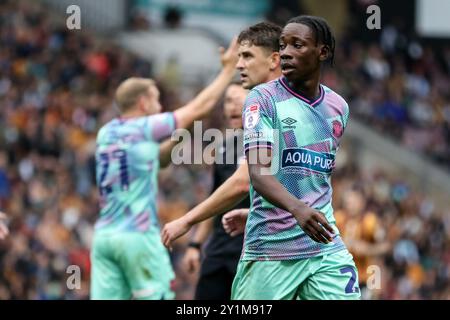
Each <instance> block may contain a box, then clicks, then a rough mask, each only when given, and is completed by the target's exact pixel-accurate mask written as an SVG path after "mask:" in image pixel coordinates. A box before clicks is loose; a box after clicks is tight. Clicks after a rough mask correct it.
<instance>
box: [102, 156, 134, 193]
mask: <svg viewBox="0 0 450 320" xmlns="http://www.w3.org/2000/svg"><path fill="white" fill-rule="evenodd" d="M111 160H117V161H119V180H120V189H121V190H122V191H127V190H128V186H129V179H128V161H127V153H126V151H125V150H122V149H118V150H114V151H113V152H112V153H111V154H109V153H107V152H103V153H100V161H101V163H102V172H101V174H100V183H99V188H100V195H102V196H103V195H105V194H108V193H111V191H112V186H111V184H112V181H108V180H106V176H107V175H108V168H109V163H110V161H111Z"/></svg>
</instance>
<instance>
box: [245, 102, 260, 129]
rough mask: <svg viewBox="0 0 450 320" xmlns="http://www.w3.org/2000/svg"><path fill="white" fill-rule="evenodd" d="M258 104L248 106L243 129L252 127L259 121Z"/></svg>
mask: <svg viewBox="0 0 450 320" xmlns="http://www.w3.org/2000/svg"><path fill="white" fill-rule="evenodd" d="M259 118H260V116H259V106H257V105H254V106H250V108H248V109H247V111H246V112H245V118H244V127H245V129H253V128H254V127H256V125H257V124H258V122H259Z"/></svg>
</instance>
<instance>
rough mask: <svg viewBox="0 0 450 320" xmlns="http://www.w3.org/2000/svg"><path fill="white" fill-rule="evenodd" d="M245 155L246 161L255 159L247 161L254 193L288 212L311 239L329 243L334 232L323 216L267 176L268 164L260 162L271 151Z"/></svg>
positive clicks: (268, 155) (257, 151)
mask: <svg viewBox="0 0 450 320" xmlns="http://www.w3.org/2000/svg"><path fill="white" fill-rule="evenodd" d="M246 155H247V159H256V161H250V160H249V165H248V166H249V174H250V180H251V182H252V185H253V188H254V189H255V190H256V192H258V193H259V194H260V195H261V196H263V197H264V198H265V199H266V200H267V201H269V202H270V203H272V204H273V205H274V206H276V207H278V208H281V209H283V210H286V211H288V212H290V213H291V214H292V215H293V216H294V218H295V219H296V220H297V222H298V224H299V225H300V227H301V228H302V230H303V231H304V232H305V233H306V234H307V235H308V236H309V237H310V238H311V239H313V240H314V241H316V242H320V243H328V242H331V241H332V237H331V235H330V233H331V234H334V230H333V228H332V227H331V226H330V225H329V224H328V222H327V220H326V219H325V217H324V215H323V214H322V213H321V212H319V211H317V210H315V209H313V208H310V207H308V206H307V205H306V204H305V203H304V202H302V201H300V200H299V199H297V198H296V197H294V196H293V195H292V194H291V193H289V191H287V190H286V188H285V187H284V186H283V185H282V184H281V183H280V182H279V181H278V180H277V179H276V178H275V177H274V176H273V175H269V174H267V173H268V172H270V171H269V170H270V162H269V163H268V164H264V162H266V163H267V162H268V161H261V159H267V157H269V158H270V159H271V157H272V154H271V150H269V149H250V150H249V151H247V153H246ZM252 163H253V164H252ZM264 173H265V174H264ZM327 230H328V232H327Z"/></svg>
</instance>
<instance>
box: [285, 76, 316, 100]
mask: <svg viewBox="0 0 450 320" xmlns="http://www.w3.org/2000/svg"><path fill="white" fill-rule="evenodd" d="M288 81H289V80H288ZM289 86H291V87H292V89H294V90H295V91H296V92H298V93H300V94H301V95H302V96H304V97H305V98H307V99H309V100H314V99H315V98H317V97H318V96H319V95H320V74H318V75H317V76H314V77H311V78H309V79H305V80H303V79H302V80H297V81H289Z"/></svg>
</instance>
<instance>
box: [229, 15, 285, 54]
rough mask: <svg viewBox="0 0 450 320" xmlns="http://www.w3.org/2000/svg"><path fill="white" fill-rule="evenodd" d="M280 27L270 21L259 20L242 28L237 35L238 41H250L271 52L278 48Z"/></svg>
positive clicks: (276, 50)
mask: <svg viewBox="0 0 450 320" xmlns="http://www.w3.org/2000/svg"><path fill="white" fill-rule="evenodd" d="M281 31H282V28H281V27H280V26H278V25H276V24H274V23H272V22H260V23H257V24H254V25H252V26H250V27H248V28H247V29H245V30H243V31H242V32H241V33H240V34H239V36H238V40H237V41H238V43H239V44H240V43H242V42H243V41H248V42H250V44H251V45H254V46H257V47H262V48H265V49H267V50H268V51H271V52H278V51H279V50H280V35H281Z"/></svg>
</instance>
